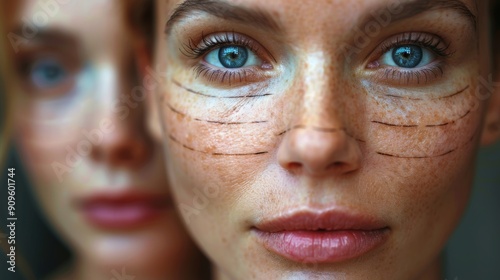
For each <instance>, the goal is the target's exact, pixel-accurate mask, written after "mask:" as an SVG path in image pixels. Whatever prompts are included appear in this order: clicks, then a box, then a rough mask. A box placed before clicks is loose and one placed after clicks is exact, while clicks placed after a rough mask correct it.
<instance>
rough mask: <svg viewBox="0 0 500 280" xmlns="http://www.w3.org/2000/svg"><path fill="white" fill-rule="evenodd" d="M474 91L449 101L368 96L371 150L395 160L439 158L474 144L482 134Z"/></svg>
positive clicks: (367, 141) (368, 143) (367, 134)
mask: <svg viewBox="0 0 500 280" xmlns="http://www.w3.org/2000/svg"><path fill="white" fill-rule="evenodd" d="M473 88H475V85H474V84H472V85H469V86H467V87H466V88H464V89H462V90H460V91H457V93H455V91H454V92H453V93H452V94H451V95H449V96H448V97H445V98H425V99H406V98H395V97H387V96H385V97H380V96H379V95H378V96H377V95H376V94H371V95H370V94H368V95H369V97H368V99H369V101H368V102H367V105H368V106H367V107H366V108H367V109H366V111H367V114H366V116H365V128H364V130H363V131H362V132H361V133H359V134H361V135H362V136H360V137H361V138H362V139H363V140H364V146H365V148H366V149H367V150H370V151H371V152H374V153H375V154H378V155H383V156H388V157H395V158H414V159H423V158H438V157H443V156H446V155H448V154H450V153H455V152H458V151H459V150H460V149H463V148H464V147H466V146H468V145H471V143H472V142H473V141H474V140H476V138H477V137H478V134H479V133H480V131H479V130H480V122H481V117H482V116H481V113H480V111H481V110H479V109H480V108H479V106H478V104H479V100H477V98H475V96H474V91H473Z"/></svg>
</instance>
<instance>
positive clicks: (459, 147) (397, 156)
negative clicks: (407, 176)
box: [376, 128, 478, 159]
mask: <svg viewBox="0 0 500 280" xmlns="http://www.w3.org/2000/svg"><path fill="white" fill-rule="evenodd" d="M477 131H478V129H477V128H476V130H475V131H474V133H473V134H472V136H471V137H470V138H469V140H467V142H465V143H464V144H462V145H460V146H458V147H457V148H455V149H452V150H449V151H447V152H445V153H443V154H439V155H435V156H426V157H424V156H420V157H418V156H413V157H410V156H400V155H394V154H389V153H382V152H376V153H377V154H379V155H382V156H387V157H395V158H408V159H424V158H437V157H442V156H445V155H448V154H451V153H453V152H455V151H457V150H459V149H462V148H463V147H465V146H467V145H469V144H470V143H472V141H473V140H474V137H475V136H476V133H477Z"/></svg>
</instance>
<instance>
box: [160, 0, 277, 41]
mask: <svg viewBox="0 0 500 280" xmlns="http://www.w3.org/2000/svg"><path fill="white" fill-rule="evenodd" d="M196 12H203V13H208V14H210V15H212V16H215V17H218V18H221V19H225V20H232V21H238V22H241V23H244V24H251V25H253V26H258V27H260V28H263V29H266V30H269V31H272V32H275V33H276V32H278V31H280V30H281V28H280V26H279V25H278V23H277V22H276V21H275V20H274V19H273V17H272V16H271V15H270V14H268V13H267V12H265V11H262V10H260V9H257V8H247V7H239V6H235V5H232V4H229V3H227V2H224V1H220V0H186V1H184V2H183V3H181V4H180V5H179V6H177V8H176V9H175V10H174V12H173V14H172V16H170V18H169V20H168V21H167V23H166V25H165V34H167V35H168V34H169V33H170V31H171V29H172V26H173V25H174V24H176V23H178V22H179V21H181V20H182V19H185V18H187V17H189V16H190V15H192V14H194V13H196Z"/></svg>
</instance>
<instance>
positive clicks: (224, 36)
mask: <svg viewBox="0 0 500 280" xmlns="http://www.w3.org/2000/svg"><path fill="white" fill-rule="evenodd" d="M405 44H410V45H417V46H420V47H422V48H425V49H427V50H429V51H431V52H433V53H434V54H435V55H437V56H438V58H439V59H440V60H441V61H439V62H437V63H434V62H431V63H430V64H432V65H431V66H423V67H420V68H419V69H415V70H409V69H405V68H399V67H398V68H396V67H391V66H389V67H387V68H386V69H383V71H381V72H379V73H377V76H378V78H379V79H380V80H383V81H390V83H397V84H403V85H409V84H412V83H416V84H420V83H421V81H424V80H425V82H428V81H429V80H432V79H437V78H439V77H440V76H442V75H444V69H443V68H444V63H443V61H442V60H443V59H446V58H448V57H450V56H452V55H453V52H451V51H450V50H449V47H450V45H449V44H444V42H443V40H442V39H441V38H439V37H437V36H435V35H431V34H427V33H417V32H410V33H404V34H400V35H397V36H396V37H393V39H392V40H391V39H389V40H386V41H385V42H384V43H382V45H381V46H380V47H379V48H378V51H377V53H376V54H377V55H376V57H377V60H376V61H375V62H372V63H370V64H369V65H368V68H379V67H380V64H379V61H378V60H379V59H380V58H381V57H382V55H383V54H385V53H387V52H388V51H390V50H391V49H393V48H395V47H398V46H401V45H405ZM228 45H237V46H241V47H245V48H248V49H249V50H250V51H252V52H254V53H255V54H256V55H257V56H258V57H259V58H262V57H263V56H264V57H265V56H267V57H270V59H271V60H273V61H275V62H276V59H275V58H274V57H273V56H272V55H271V54H269V53H267V52H265V51H263V50H262V47H261V46H260V45H259V44H258V43H256V42H255V40H253V39H250V38H248V37H246V36H243V35H240V34H238V33H235V32H224V33H219V34H215V35H208V36H207V35H204V34H203V33H202V34H201V43H200V44H198V45H196V44H194V41H193V39H192V38H190V39H189V42H188V43H187V44H185V45H184V46H183V48H181V49H180V51H181V53H182V54H184V55H185V56H187V57H188V58H191V59H199V58H200V57H203V56H204V55H206V54H208V53H209V52H210V51H212V50H214V49H216V48H220V47H224V46H228ZM263 52H264V53H263ZM435 60H436V59H435ZM263 63H264V64H267V66H266V67H263V65H262V66H261V69H260V70H262V69H269V68H270V67H269V65H271V64H270V63H266V60H265V59H263ZM193 69H194V71H195V73H196V77H197V78H198V77H199V76H204V77H205V78H206V79H207V80H208V81H209V82H220V83H221V84H224V83H227V84H228V85H229V86H231V85H232V84H233V83H235V82H236V83H241V82H249V81H258V80H260V79H261V78H263V77H264V76H265V75H264V74H263V71H259V70H257V69H255V67H246V68H238V69H235V70H229V69H222V68H220V69H219V68H215V67H214V66H209V65H207V63H198V64H196V65H195V66H194V67H193Z"/></svg>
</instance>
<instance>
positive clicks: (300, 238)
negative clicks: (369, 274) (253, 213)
mask: <svg viewBox="0 0 500 280" xmlns="http://www.w3.org/2000/svg"><path fill="white" fill-rule="evenodd" d="M253 230H254V233H255V234H256V235H255V236H256V238H257V240H258V242H259V243H260V244H262V246H264V248H266V249H267V250H269V251H271V252H273V253H276V254H278V255H280V256H282V257H284V258H286V259H289V260H291V261H294V262H299V263H334V262H341V261H345V260H349V259H353V258H356V257H359V256H361V255H364V254H366V253H368V252H369V251H371V250H373V249H375V248H376V247H378V246H380V245H382V244H383V243H384V242H385V241H386V240H387V237H388V235H389V233H390V229H389V227H388V226H387V224H385V223H384V222H383V221H380V220H377V219H375V218H372V217H369V216H364V215H354V214H350V213H347V212H340V211H326V212H314V211H309V212H307V211H306V212H298V213H294V214H291V215H287V216H280V217H276V218H274V219H268V220H265V221H263V222H261V223H258V224H257V225H256V226H255V227H254V229H253Z"/></svg>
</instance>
